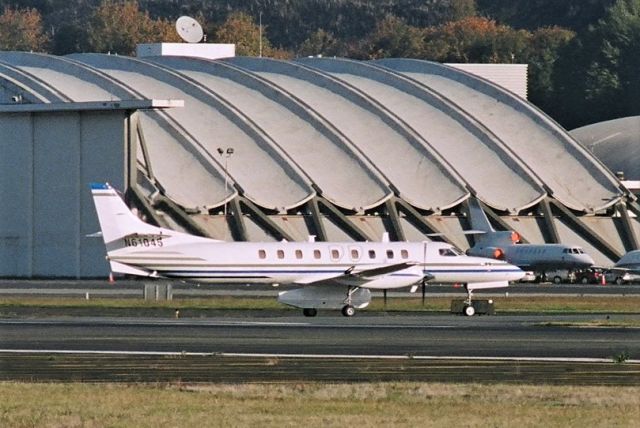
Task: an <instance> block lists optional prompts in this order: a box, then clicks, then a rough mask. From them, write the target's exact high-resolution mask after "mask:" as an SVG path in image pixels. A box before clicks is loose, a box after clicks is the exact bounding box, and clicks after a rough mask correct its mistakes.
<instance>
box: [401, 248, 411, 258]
mask: <svg viewBox="0 0 640 428" xmlns="http://www.w3.org/2000/svg"><path fill="white" fill-rule="evenodd" d="M400 257H402V258H403V259H408V258H409V252H408V251H407V250H400Z"/></svg>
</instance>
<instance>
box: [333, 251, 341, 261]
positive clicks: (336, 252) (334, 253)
mask: <svg viewBox="0 0 640 428" xmlns="http://www.w3.org/2000/svg"><path fill="white" fill-rule="evenodd" d="M331 258H332V259H333V260H339V259H340V251H338V250H336V249H335V248H334V249H333V250H331Z"/></svg>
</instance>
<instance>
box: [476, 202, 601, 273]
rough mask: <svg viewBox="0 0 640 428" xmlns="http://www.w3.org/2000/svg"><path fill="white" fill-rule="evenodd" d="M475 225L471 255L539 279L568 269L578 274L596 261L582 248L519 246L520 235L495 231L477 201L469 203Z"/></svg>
mask: <svg viewBox="0 0 640 428" xmlns="http://www.w3.org/2000/svg"><path fill="white" fill-rule="evenodd" d="M469 206H470V210H469V211H470V220H471V226H472V227H473V228H474V230H472V231H469V232H467V233H469V234H474V235H475V245H473V247H471V248H469V250H467V254H468V255H470V256H478V257H491V258H494V259H498V260H505V261H507V262H509V263H512V264H514V265H516V266H518V267H520V268H522V269H524V270H528V271H533V272H535V273H536V275H537V276H538V277H544V276H545V273H546V272H549V271H552V270H559V269H566V270H569V271H575V270H579V269H585V268H588V267H590V266H592V265H593V263H594V262H593V259H592V258H591V256H589V255H588V254H586V253H585V252H584V250H583V249H582V248H580V247H577V246H573V245H565V244H519V243H518V242H519V241H520V236H519V235H518V233H517V232H513V231H495V230H494V229H493V227H492V226H491V223H489V220H488V219H487V216H486V214H485V213H484V211H482V209H481V208H480V206H479V205H478V204H477V201H475V200H474V201H473V202H471V201H470V203H469Z"/></svg>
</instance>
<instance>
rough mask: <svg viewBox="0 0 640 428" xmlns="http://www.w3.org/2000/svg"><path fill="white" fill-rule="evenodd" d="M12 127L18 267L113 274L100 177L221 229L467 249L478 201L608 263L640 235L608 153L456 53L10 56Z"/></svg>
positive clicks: (497, 215) (28, 273) (8, 203)
mask: <svg viewBox="0 0 640 428" xmlns="http://www.w3.org/2000/svg"><path fill="white" fill-rule="evenodd" d="M87 115H88V116H89V117H91V118H94V117H95V118H98V119H95V120H93V119H92V120H85V119H86V118H85V116H87ZM105 118H107V119H105ZM102 119H105V120H106V122H104V123H102V122H100V120H102ZM0 123H2V125H1V126H2V134H1V135H0V153H1V158H0V165H1V166H2V170H1V171H0V177H2V178H1V181H0V199H1V200H2V201H3V208H2V211H3V215H2V217H0V276H2V277H37V276H54V277H55V276H58V277H92V276H102V275H105V274H106V273H107V269H108V267H107V264H106V262H105V261H104V260H103V258H102V255H103V252H102V247H101V245H102V244H101V242H98V241H99V240H95V239H94V240H92V239H91V238H87V235H90V234H91V233H92V232H95V231H97V230H98V226H97V220H96V219H95V216H94V213H93V211H92V209H93V208H92V206H91V203H90V198H89V191H88V183H89V182H91V181H109V182H112V183H114V184H115V185H116V186H121V187H122V188H123V189H124V190H125V191H126V196H127V199H128V201H129V202H130V204H131V205H133V206H135V207H136V208H137V209H139V210H140V211H141V214H142V215H144V216H145V217H146V218H147V219H148V221H151V222H155V223H157V224H160V225H163V226H166V227H173V228H178V229H181V230H186V231H189V232H192V233H196V234H200V235H205V236H211V237H214V238H218V239H235V240H254V241H259V240H282V239H286V240H306V239H308V237H309V236H310V235H313V236H315V237H316V239H318V240H332V241H342V240H379V239H381V237H382V236H383V234H384V233H385V232H386V233H389V235H390V237H391V239H393V240H412V241H413V240H429V239H438V240H441V239H444V240H447V241H449V242H451V243H454V244H455V245H457V246H459V247H460V248H462V249H466V248H468V247H469V245H470V241H469V240H470V239H472V238H470V237H468V236H467V235H465V234H464V233H463V231H464V230H466V229H469V228H470V225H469V221H468V218H467V212H468V204H469V203H470V202H473V203H475V202H476V201H477V202H478V203H479V204H480V205H481V207H482V208H483V209H484V210H485V212H486V213H487V215H488V217H489V218H490V219H491V221H492V222H493V223H494V224H495V226H496V228H498V229H513V230H516V231H518V232H519V233H520V235H521V236H522V237H523V238H524V240H525V241H526V242H533V243H537V242H538V243H539V242H563V243H571V244H576V245H582V246H583V247H585V249H586V250H587V251H588V252H589V253H591V254H592V255H593V257H594V259H595V260H596V262H597V263H598V264H603V265H606V264H611V263H612V262H613V261H615V260H617V259H618V258H619V257H621V255H622V254H624V253H625V252H626V251H628V250H631V249H636V248H638V243H637V238H636V237H637V233H638V228H639V225H638V222H637V220H636V214H637V213H638V212H640V208H638V206H637V204H636V202H635V197H634V196H633V195H632V194H631V193H630V192H629V191H628V190H627V189H626V188H625V187H624V186H622V184H621V183H620V181H619V180H618V179H617V178H616V176H615V175H614V174H613V173H612V172H611V171H609V170H608V169H607V168H606V167H605V166H604V165H603V164H602V163H601V162H600V161H599V160H598V159H597V158H595V157H594V156H593V155H592V154H591V152H589V151H588V150H587V149H585V147H583V146H582V145H581V144H580V143H578V142H577V141H576V140H575V139H574V138H572V137H571V136H570V135H569V134H568V133H567V132H566V131H565V130H564V129H562V128H561V127H560V126H559V125H558V124H556V123H555V122H554V121H553V120H552V119H551V118H549V117H548V116H546V115H545V114H544V113H542V112H541V111H539V110H538V109H536V108H535V107H534V106H533V105H531V104H530V103H528V102H527V101H526V100H524V99H522V98H520V97H518V96H517V95H515V94H514V93H511V92H509V91H508V90H506V89H504V88H502V87H499V86H497V85H495V84H493V83H491V82H489V81H487V80H485V79H482V78H479V77H477V76H474V75H472V74H470V73H468V72H466V71H464V70H459V69H456V68H453V67H450V66H446V65H443V64H437V63H432V62H427V61H420V60H410V59H385V60H377V61H354V60H348V59H337V58H300V59H296V60H292V61H281V60H273V59H267V58H248V57H234V58H227V59H221V60H207V59H201V58H193V57H166V56H164V57H145V58H131V57H122V56H117V55H105V54H91V53H87V54H73V55H69V56H65V57H57V56H50V55H44V54H36V53H25V52H0ZM107 123H109V125H107ZM98 153H99V154H101V155H100V156H98V155H96V154H98ZM42 201H46V204H43V202H42ZM43 206H46V209H44V210H43ZM79 219H82V221H80V220H79ZM56 255H59V257H54V256H56ZM54 259H55V260H58V259H62V260H65V261H64V262H56V261H54Z"/></svg>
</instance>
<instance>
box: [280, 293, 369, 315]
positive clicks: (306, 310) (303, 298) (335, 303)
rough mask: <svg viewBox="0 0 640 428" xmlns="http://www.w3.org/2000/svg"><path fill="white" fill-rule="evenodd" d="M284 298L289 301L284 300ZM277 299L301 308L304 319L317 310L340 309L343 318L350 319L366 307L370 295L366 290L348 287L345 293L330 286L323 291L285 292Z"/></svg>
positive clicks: (316, 312)
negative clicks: (357, 311) (357, 309)
mask: <svg viewBox="0 0 640 428" xmlns="http://www.w3.org/2000/svg"><path fill="white" fill-rule="evenodd" d="M307 290H308V292H307ZM285 293H286V294H285ZM304 293H306V294H304ZM345 294H346V296H345ZM285 297H287V298H289V299H288V300H285ZM278 299H279V300H278V301H279V302H282V303H285V304H290V305H291V306H296V307H298V308H302V314H303V315H304V316H305V317H315V316H316V315H318V308H322V309H325V308H326V309H340V312H341V313H342V315H343V316H345V317H352V316H354V315H355V314H356V308H363V307H365V306H367V304H368V303H369V301H370V300H371V294H370V292H369V290H367V289H366V288H363V289H360V287H355V286H350V287H348V288H347V290H346V293H345V292H344V289H341V288H337V287H335V286H331V288H327V290H324V291H323V290H322V289H318V288H306V289H299V290H292V291H287V292H283V293H281V294H280V295H279V296H278ZM307 305H308V306H307ZM305 306H307V307H305ZM309 306H311V307H309Z"/></svg>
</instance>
